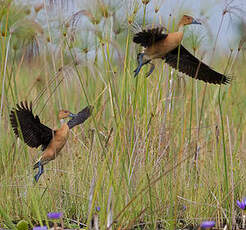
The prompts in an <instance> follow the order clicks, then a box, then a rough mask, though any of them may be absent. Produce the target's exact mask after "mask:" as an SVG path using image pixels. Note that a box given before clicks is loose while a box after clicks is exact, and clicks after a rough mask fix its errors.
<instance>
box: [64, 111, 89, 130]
mask: <svg viewBox="0 0 246 230" xmlns="http://www.w3.org/2000/svg"><path fill="white" fill-rule="evenodd" d="M92 110H93V106H87V107H85V108H84V109H83V110H81V111H80V112H79V113H77V116H76V117H74V118H72V119H71V120H70V121H68V123H67V125H68V127H69V129H72V128H73V127H74V126H76V125H79V124H82V123H83V122H84V121H86V120H87V119H88V118H89V117H90V116H91V113H92Z"/></svg>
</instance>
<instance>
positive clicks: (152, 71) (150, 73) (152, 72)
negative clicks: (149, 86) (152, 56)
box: [146, 62, 155, 77]
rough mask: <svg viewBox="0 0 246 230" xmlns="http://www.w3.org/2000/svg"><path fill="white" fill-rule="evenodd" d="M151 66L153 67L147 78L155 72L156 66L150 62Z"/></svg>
mask: <svg viewBox="0 0 246 230" xmlns="http://www.w3.org/2000/svg"><path fill="white" fill-rule="evenodd" d="M149 64H150V65H151V67H150V70H149V72H148V73H147V75H146V77H149V76H150V75H151V74H152V73H153V71H154V69H155V65H154V64H153V63H151V62H150V63H149Z"/></svg>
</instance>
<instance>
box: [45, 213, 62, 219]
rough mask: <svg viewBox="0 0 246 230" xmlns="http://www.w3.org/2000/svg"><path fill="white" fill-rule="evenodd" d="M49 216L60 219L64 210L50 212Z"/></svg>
mask: <svg viewBox="0 0 246 230" xmlns="http://www.w3.org/2000/svg"><path fill="white" fill-rule="evenodd" d="M47 216H48V218H50V219H60V218H61V217H62V216H63V213H62V212H49V213H48V214H47Z"/></svg>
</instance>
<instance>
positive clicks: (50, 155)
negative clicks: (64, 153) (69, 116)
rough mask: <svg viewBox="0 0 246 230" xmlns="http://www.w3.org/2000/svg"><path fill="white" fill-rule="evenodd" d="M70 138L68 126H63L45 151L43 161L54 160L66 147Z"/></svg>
mask: <svg viewBox="0 0 246 230" xmlns="http://www.w3.org/2000/svg"><path fill="white" fill-rule="evenodd" d="M68 136H69V127H68V126H67V124H64V125H62V127H61V128H60V129H57V130H56V132H55V135H54V137H53V138H52V140H51V142H50V144H49V145H48V147H47V149H46V150H45V151H44V153H43V156H42V159H43V160H48V161H49V160H54V159H55V158H56V157H57V156H58V155H59V153H60V151H61V150H62V148H63V147H64V145H65V144H66V142H67V139H68Z"/></svg>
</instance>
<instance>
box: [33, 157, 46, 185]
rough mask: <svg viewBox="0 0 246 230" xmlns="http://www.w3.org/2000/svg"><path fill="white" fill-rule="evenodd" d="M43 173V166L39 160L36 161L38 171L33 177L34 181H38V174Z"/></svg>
mask: <svg viewBox="0 0 246 230" xmlns="http://www.w3.org/2000/svg"><path fill="white" fill-rule="evenodd" d="M43 173H44V166H43V165H42V164H41V162H40V161H39V162H38V173H37V174H36V175H35V176H34V179H35V181H36V182H38V180H39V178H40V176H41V175H42V174H43Z"/></svg>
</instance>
